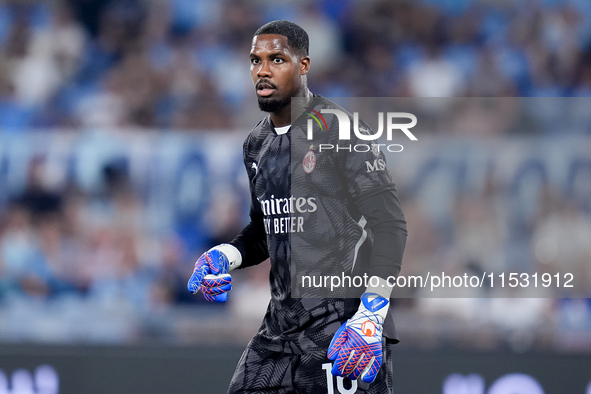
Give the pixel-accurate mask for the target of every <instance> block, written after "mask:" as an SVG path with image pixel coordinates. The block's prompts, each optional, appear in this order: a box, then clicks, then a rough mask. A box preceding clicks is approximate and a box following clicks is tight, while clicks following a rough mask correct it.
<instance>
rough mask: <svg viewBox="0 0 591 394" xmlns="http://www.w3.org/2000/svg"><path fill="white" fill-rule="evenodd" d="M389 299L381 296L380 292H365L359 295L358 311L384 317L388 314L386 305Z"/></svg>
mask: <svg viewBox="0 0 591 394" xmlns="http://www.w3.org/2000/svg"><path fill="white" fill-rule="evenodd" d="M389 305H390V300H389V299H388V298H385V297H382V296H381V295H380V294H377V293H373V292H365V293H363V295H362V296H361V304H360V305H359V312H362V313H364V314H365V313H372V314H374V315H378V316H380V317H381V318H382V319H385V318H386V315H387V314H388V309H389V308H388V307H389Z"/></svg>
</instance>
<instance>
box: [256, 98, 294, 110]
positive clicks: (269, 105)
mask: <svg viewBox="0 0 591 394" xmlns="http://www.w3.org/2000/svg"><path fill="white" fill-rule="evenodd" d="M290 102H291V101H290V100H284V99H275V98H269V97H259V108H260V110H261V111H263V112H270V113H274V112H279V111H280V110H282V109H283V108H285V107H286V106H287V105H289V104H290Z"/></svg>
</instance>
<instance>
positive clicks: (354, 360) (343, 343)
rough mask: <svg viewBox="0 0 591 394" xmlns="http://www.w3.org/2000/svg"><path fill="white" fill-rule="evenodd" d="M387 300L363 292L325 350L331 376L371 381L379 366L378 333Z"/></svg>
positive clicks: (380, 350) (380, 331)
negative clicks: (354, 307) (352, 312)
mask: <svg viewBox="0 0 591 394" xmlns="http://www.w3.org/2000/svg"><path fill="white" fill-rule="evenodd" d="M389 303H390V301H389V300H388V299H387V298H384V297H382V296H380V295H378V294H375V293H364V294H363V295H362V296H361V305H359V309H358V310H357V313H355V315H353V317H352V318H350V319H349V320H347V321H346V322H345V323H343V325H342V326H341V327H340V328H339V329H338V331H337V332H336V333H335V336H334V338H333V339H332V342H331V343H330V346H329V347H328V358H329V359H330V360H334V364H333V367H332V371H331V372H332V374H333V375H335V376H343V377H348V378H350V379H353V380H354V379H357V378H359V377H361V380H363V381H364V382H368V383H371V382H373V381H374V380H375V378H376V375H377V374H378V371H379V370H380V366H381V365H382V331H383V324H384V319H385V318H386V314H387V313H388V304H389Z"/></svg>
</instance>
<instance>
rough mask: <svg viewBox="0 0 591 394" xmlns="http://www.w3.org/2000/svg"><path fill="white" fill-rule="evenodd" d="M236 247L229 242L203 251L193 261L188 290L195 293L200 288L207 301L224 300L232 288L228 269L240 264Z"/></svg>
mask: <svg viewBox="0 0 591 394" xmlns="http://www.w3.org/2000/svg"><path fill="white" fill-rule="evenodd" d="M241 260H242V259H241V256H240V252H239V251H238V249H236V248H235V247H234V246H232V245H230V244H221V245H218V246H215V247H213V248H211V249H209V250H208V251H207V252H205V253H203V254H202V255H201V257H199V259H197V261H196V262H195V268H194V269H193V275H191V278H190V279H189V283H188V284H187V288H188V290H189V291H190V292H191V293H193V294H196V293H198V292H199V290H201V291H202V292H203V296H204V297H205V299H206V300H208V301H216V302H225V301H226V300H227V299H228V291H230V290H231V289H232V276H231V275H230V274H229V272H230V270H231V269H233V268H236V267H238V266H239V265H240V262H241Z"/></svg>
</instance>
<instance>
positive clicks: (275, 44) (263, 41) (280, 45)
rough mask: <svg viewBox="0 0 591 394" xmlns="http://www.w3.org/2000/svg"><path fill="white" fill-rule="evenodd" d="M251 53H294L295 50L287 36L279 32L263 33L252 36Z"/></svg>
mask: <svg viewBox="0 0 591 394" xmlns="http://www.w3.org/2000/svg"><path fill="white" fill-rule="evenodd" d="M250 53H251V54H263V53H285V54H289V55H294V54H295V51H294V50H293V49H292V48H291V47H290V46H289V44H288V43H287V37H285V36H281V35H279V34H261V35H258V36H254V37H253V38H252V46H251V48H250Z"/></svg>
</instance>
